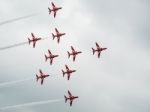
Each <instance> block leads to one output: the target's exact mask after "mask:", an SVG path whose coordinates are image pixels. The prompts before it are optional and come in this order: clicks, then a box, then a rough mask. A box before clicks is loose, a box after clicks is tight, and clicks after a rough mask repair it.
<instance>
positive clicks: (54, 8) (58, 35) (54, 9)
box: [28, 2, 107, 106]
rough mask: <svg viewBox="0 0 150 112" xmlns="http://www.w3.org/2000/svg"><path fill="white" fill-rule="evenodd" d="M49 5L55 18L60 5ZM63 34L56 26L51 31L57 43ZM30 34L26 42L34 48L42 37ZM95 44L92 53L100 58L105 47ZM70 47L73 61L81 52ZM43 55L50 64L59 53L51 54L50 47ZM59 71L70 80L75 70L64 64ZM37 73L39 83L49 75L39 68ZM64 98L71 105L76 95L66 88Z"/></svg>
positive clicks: (69, 54)
mask: <svg viewBox="0 0 150 112" xmlns="http://www.w3.org/2000/svg"><path fill="white" fill-rule="evenodd" d="M51 5H52V8H50V7H48V11H49V15H50V14H51V13H52V12H53V13H54V18H55V17H56V13H57V11H58V10H60V9H62V7H57V6H55V4H54V3H53V2H51ZM64 35H66V33H61V32H59V30H58V29H57V28H55V33H52V39H53V40H54V39H55V38H57V43H60V38H61V37H62V36H64ZM31 36H32V38H31V39H30V38H28V42H29V44H30V43H31V42H33V48H35V45H36V42H37V41H39V40H41V39H42V38H40V37H36V36H35V35H34V34H33V33H31ZM95 44H96V48H93V47H92V54H93V55H94V54H95V53H96V52H97V53H98V58H100V55H101V52H102V51H104V50H106V49H107V48H103V47H101V46H100V45H99V44H98V42H95ZM70 48H71V51H67V54H68V59H69V58H70V57H71V56H72V58H73V62H75V60H76V57H77V55H79V54H81V53H82V51H77V50H75V48H74V47H73V46H70ZM44 56H45V62H46V61H48V59H49V60H50V65H52V64H53V59H54V58H56V57H59V55H56V54H52V52H51V50H50V49H48V54H44ZM61 71H62V75H63V77H64V76H65V75H67V80H70V77H71V75H72V74H73V73H74V72H76V70H73V69H70V68H69V67H68V65H67V64H66V65H65V70H63V69H62V70H61ZM39 73H40V74H39V75H37V74H36V80H37V81H38V80H39V79H41V85H42V84H43V82H44V79H45V78H46V77H49V76H50V75H48V74H44V73H43V72H42V70H41V69H39ZM64 98H65V102H67V101H68V100H69V101H70V106H72V103H73V100H74V99H77V98H78V96H73V95H72V94H71V92H70V91H69V90H68V96H66V95H64Z"/></svg>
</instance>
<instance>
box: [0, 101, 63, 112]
mask: <svg viewBox="0 0 150 112" xmlns="http://www.w3.org/2000/svg"><path fill="white" fill-rule="evenodd" d="M62 100H63V99H54V100H45V101H38V102H30V103H24V104H19V105H13V106H6V107H2V108H0V110H2V111H3V110H8V109H15V108H19V107H30V106H37V105H42V104H47V103H55V102H60V101H62Z"/></svg>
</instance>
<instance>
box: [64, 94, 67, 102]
mask: <svg viewBox="0 0 150 112" xmlns="http://www.w3.org/2000/svg"><path fill="white" fill-rule="evenodd" d="M64 98H65V103H66V102H67V97H66V96H65V95H64Z"/></svg>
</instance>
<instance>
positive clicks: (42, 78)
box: [36, 69, 49, 85]
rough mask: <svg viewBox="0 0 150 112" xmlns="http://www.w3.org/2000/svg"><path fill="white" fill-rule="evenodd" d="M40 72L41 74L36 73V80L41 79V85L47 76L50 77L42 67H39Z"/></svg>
mask: <svg viewBox="0 0 150 112" xmlns="http://www.w3.org/2000/svg"><path fill="white" fill-rule="evenodd" d="M39 72H40V74H39V76H38V75H37V74H36V81H38V80H39V79H41V85H42V84H43V82H44V79H45V78H46V77H49V75H48V74H44V73H43V72H42V70H41V69H39Z"/></svg>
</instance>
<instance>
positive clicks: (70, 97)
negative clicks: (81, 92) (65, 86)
mask: <svg viewBox="0 0 150 112" xmlns="http://www.w3.org/2000/svg"><path fill="white" fill-rule="evenodd" d="M68 95H69V96H68V97H67V96H66V95H64V98H65V103H66V102H67V100H70V106H72V103H73V100H74V99H76V98H79V97H78V96H73V95H72V94H71V92H70V91H69V90H68Z"/></svg>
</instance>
